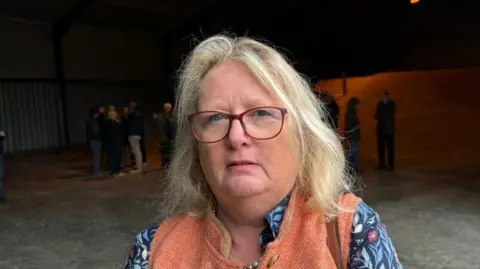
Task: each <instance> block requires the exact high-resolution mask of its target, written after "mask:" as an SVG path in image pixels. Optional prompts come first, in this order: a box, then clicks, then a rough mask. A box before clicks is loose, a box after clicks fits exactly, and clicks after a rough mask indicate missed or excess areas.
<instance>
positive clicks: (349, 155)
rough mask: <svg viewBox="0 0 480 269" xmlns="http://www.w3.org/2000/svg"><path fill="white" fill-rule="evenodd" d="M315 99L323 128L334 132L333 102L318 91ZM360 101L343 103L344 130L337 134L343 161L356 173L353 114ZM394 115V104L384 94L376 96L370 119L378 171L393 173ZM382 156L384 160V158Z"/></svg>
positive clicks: (336, 109)
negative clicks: (323, 118) (321, 111)
mask: <svg viewBox="0 0 480 269" xmlns="http://www.w3.org/2000/svg"><path fill="white" fill-rule="evenodd" d="M317 98H318V99H319V100H320V101H321V102H322V103H323V104H324V105H325V107H326V112H327V115H326V116H327V117H326V121H327V124H328V125H329V126H330V127H331V128H332V129H334V130H339V128H338V119H339V114H340V107H339V105H338V104H337V102H336V100H335V98H334V97H333V96H332V95H331V94H330V93H328V92H325V91H322V92H320V93H318V94H317ZM359 104H360V100H359V99H358V98H357V97H351V98H350V99H349V100H348V102H347V111H346V113H345V121H344V128H343V129H342V130H341V135H342V137H344V138H345V141H346V145H345V147H346V160H347V162H348V164H349V166H350V168H351V169H352V170H354V171H356V172H359V171H360V170H359V166H358V153H359V144H360V137H361V135H360V120H359V117H358V113H357V107H358V105H359ZM395 112H396V104H395V101H393V100H392V99H391V98H390V97H389V95H388V92H387V91H383V92H382V93H381V94H380V98H379V100H378V102H377V107H376V112H375V115H374V118H375V120H376V121H377V127H376V135H377V152H378V167H377V169H379V170H388V171H393V170H394V169H395V147H394V141H395V140H394V137H395V136H394V134H395ZM385 156H386V157H387V158H385Z"/></svg>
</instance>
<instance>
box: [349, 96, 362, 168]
mask: <svg viewBox="0 0 480 269" xmlns="http://www.w3.org/2000/svg"><path fill="white" fill-rule="evenodd" d="M359 103H360V101H359V100H358V98H356V97H352V98H350V100H348V103H347V113H346V114H345V137H346V138H347V141H348V145H347V146H348V150H347V161H348V164H349V165H350V167H351V168H352V169H353V170H355V171H356V172H358V145H359V141H360V121H359V120H358V115H357V106H358V104H359Z"/></svg>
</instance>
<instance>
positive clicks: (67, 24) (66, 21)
mask: <svg viewBox="0 0 480 269" xmlns="http://www.w3.org/2000/svg"><path fill="white" fill-rule="evenodd" d="M93 1H95V0H78V2H77V3H76V4H75V5H73V7H72V8H70V9H69V10H68V11H67V12H65V13H64V14H62V16H60V18H59V19H58V20H56V21H55V23H53V38H54V39H55V38H60V39H61V38H62V37H64V36H65V35H66V34H67V32H68V30H70V28H71V27H72V25H73V23H75V21H76V20H77V19H78V17H80V15H81V14H82V13H83V12H84V11H85V9H86V8H87V7H88V6H90V5H91V4H92V3H93Z"/></svg>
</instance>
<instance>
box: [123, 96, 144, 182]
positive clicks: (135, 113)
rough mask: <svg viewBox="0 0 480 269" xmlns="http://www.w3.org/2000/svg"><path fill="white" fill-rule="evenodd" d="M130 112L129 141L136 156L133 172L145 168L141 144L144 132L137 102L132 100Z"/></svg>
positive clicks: (128, 124) (128, 123)
mask: <svg viewBox="0 0 480 269" xmlns="http://www.w3.org/2000/svg"><path fill="white" fill-rule="evenodd" d="M129 111H130V114H129V116H128V122H127V126H128V127H127V129H128V142H129V143H130V148H131V150H132V153H133V156H134V157H135V169H134V170H131V171H130V172H132V173H139V172H142V170H143V157H142V150H141V146H140V139H141V138H142V135H143V134H144V126H143V125H144V123H143V117H142V115H141V113H140V111H139V110H137V103H136V102H134V101H132V102H130V105H129Z"/></svg>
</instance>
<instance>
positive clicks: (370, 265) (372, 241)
mask: <svg viewBox="0 0 480 269" xmlns="http://www.w3.org/2000/svg"><path fill="white" fill-rule="evenodd" d="M288 199H289V197H287V198H285V199H284V200H282V202H280V204H279V205H278V206H277V207H275V208H274V209H273V210H272V211H270V213H269V214H267V215H266V216H265V229H264V230H263V231H262V233H261V234H260V238H259V243H260V245H261V246H262V248H263V249H265V248H266V246H267V244H268V243H270V242H272V241H273V240H274V239H275V237H276V236H277V234H278V229H279V228H280V224H281V222H282V219H283V214H284V212H285V209H286V207H287V204H288ZM156 231H157V227H152V228H150V229H146V230H144V231H143V232H141V233H139V234H138V235H137V236H136V238H135V244H134V245H133V247H132V249H131V251H130V255H129V257H128V259H127V262H126V264H125V269H148V254H149V251H150V244H151V242H152V240H153V237H154V235H155V232H156ZM347 269H403V267H402V266H401V264H400V262H399V260H398V256H397V253H396V251H395V248H394V247H393V244H392V241H391V240H390V238H389V237H388V234H387V230H386V228H385V225H384V224H382V223H381V222H380V218H379V216H378V214H377V213H376V212H375V211H374V210H373V209H372V208H371V207H369V206H368V205H367V204H365V203H363V202H360V203H359V204H358V206H357V211H356V213H355V215H354V217H353V222H352V234H351V243H350V255H349V259H348V266H347Z"/></svg>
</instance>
